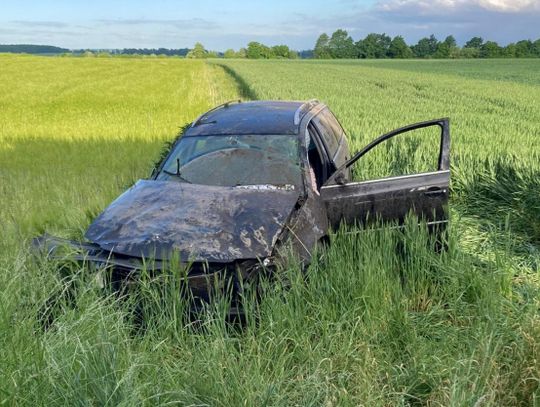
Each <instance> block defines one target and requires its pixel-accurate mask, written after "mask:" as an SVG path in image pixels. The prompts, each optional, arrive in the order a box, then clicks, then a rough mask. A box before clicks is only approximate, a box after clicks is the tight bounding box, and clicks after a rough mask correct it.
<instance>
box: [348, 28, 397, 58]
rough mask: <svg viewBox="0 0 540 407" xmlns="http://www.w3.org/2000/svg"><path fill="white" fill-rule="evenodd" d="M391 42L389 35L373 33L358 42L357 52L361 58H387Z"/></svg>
mask: <svg viewBox="0 0 540 407" xmlns="http://www.w3.org/2000/svg"><path fill="white" fill-rule="evenodd" d="M391 43H392V39H391V38H390V37H389V36H388V35H386V34H375V33H371V34H368V35H367V36H366V38H364V39H363V40H361V41H358V42H357V43H356V52H357V55H358V57H360V58H386V57H388V54H389V50H390V45H391ZM405 45H406V44H405Z"/></svg>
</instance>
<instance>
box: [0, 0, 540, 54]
mask: <svg viewBox="0 0 540 407" xmlns="http://www.w3.org/2000/svg"><path fill="white" fill-rule="evenodd" d="M186 3H187V2H185V1H182V2H174V1H172V0H156V1H153V2H149V1H147V0H136V1H133V2H128V1H127V0H122V1H118V2H115V3H114V4H109V3H107V2H105V1H104V0H96V1H94V2H93V3H92V4H88V3H83V2H68V1H66V0H60V1H52V0H46V1H41V2H38V1H36V0H25V1H21V2H17V3H16V4H9V5H5V6H3V13H2V17H0V22H1V23H2V28H0V43H1V44H17V45H20V44H32V45H38V44H39V45H41V44H43V45H52V46H57V47H61V48H67V49H70V50H74V49H96V50H115V49H123V48H168V49H180V48H190V49H191V48H193V45H194V44H195V42H201V43H202V44H203V45H204V46H205V48H206V49H209V50H215V51H218V52H223V51H225V50H226V49H229V48H232V49H239V48H242V47H246V46H247V43H248V42H250V41H257V42H261V43H263V44H267V45H277V44H285V45H288V46H289V47H291V48H292V49H295V50H299V51H301V50H311V49H313V47H314V44H315V41H316V40H317V38H318V36H319V35H320V34H322V33H323V32H325V33H327V34H329V35H331V34H332V32H333V31H335V30H336V29H339V28H342V29H345V30H347V32H348V33H349V35H351V36H352V37H353V39H354V40H359V39H361V38H364V37H365V36H366V35H367V34H369V33H371V32H376V33H386V34H387V35H389V36H391V37H394V36H396V35H401V36H403V37H404V39H405V41H406V42H407V44H409V45H412V44H414V43H416V42H417V41H418V40H419V39H420V38H423V37H427V36H429V35H431V34H434V35H435V36H436V37H437V38H438V39H439V40H443V39H444V38H445V37H446V36H448V35H453V36H454V37H455V38H456V40H457V43H458V44H459V45H463V44H464V43H465V42H466V41H467V40H468V39H470V38H471V37H474V36H479V37H482V38H484V39H486V40H491V41H496V42H498V43H499V44H500V45H503V46H504V45H507V44H509V43H512V42H516V41H519V40H523V39H531V40H535V39H537V38H539V37H540V28H538V27H539V26H538V24H537V21H539V20H540V0H434V1H432V2H430V3H429V4H427V2H425V1H423V0H364V1H360V0H339V1H337V2H336V3H334V4H329V3H328V2H324V1H322V0H313V1H310V2H308V1H307V0H298V1H296V2H285V1H283V0H278V1H276V2H273V3H272V4H267V3H261V4H257V3H255V2H247V1H245V0H231V1H229V2H228V3H227V5H224V4H222V3H218V4H217V5H216V4H213V2H212V1H210V0H203V1H200V2H199V3H197V4H189V5H188V4H186Z"/></svg>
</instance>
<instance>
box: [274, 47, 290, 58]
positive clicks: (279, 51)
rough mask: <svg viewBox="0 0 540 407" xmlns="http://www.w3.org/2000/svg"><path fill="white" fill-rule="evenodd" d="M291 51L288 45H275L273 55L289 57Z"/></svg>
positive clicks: (275, 56)
mask: <svg viewBox="0 0 540 407" xmlns="http://www.w3.org/2000/svg"><path fill="white" fill-rule="evenodd" d="M289 52H290V50H289V47H288V46H287V45H274V46H273V47H272V56H273V57H274V58H289Z"/></svg>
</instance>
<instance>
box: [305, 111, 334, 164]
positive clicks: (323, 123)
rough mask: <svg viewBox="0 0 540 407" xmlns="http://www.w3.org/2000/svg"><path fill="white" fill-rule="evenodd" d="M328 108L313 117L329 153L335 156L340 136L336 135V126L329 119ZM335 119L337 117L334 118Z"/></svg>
mask: <svg viewBox="0 0 540 407" xmlns="http://www.w3.org/2000/svg"><path fill="white" fill-rule="evenodd" d="M327 112H328V109H324V110H323V111H322V112H321V113H319V114H318V115H317V116H315V117H314V118H313V119H312V122H313V124H314V125H315V126H316V127H317V130H318V131H319V133H320V135H321V137H322V139H323V140H324V143H325V144H326V147H327V149H328V155H329V156H330V157H331V158H333V157H334V155H335V154H336V151H337V149H338V144H339V137H340V136H341V135H338V136H336V134H335V131H334V128H333V127H332V124H331V122H329V121H328V120H327V115H328V114H329V112H328V113H327ZM334 121H335V119H334Z"/></svg>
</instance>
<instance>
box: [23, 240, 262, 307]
mask: <svg viewBox="0 0 540 407" xmlns="http://www.w3.org/2000/svg"><path fill="white" fill-rule="evenodd" d="M32 248H33V251H34V252H35V253H36V255H38V256H40V257H41V258H46V259H49V260H54V261H58V262H60V263H62V262H66V263H71V264H73V263H75V264H78V265H81V266H84V265H87V266H89V268H90V269H91V270H93V271H96V272H97V273H101V274H102V275H107V278H104V279H102V281H104V283H102V284H109V285H110V287H111V288H112V289H113V290H114V291H117V292H118V291H120V292H125V290H126V288H128V287H131V286H132V285H133V284H136V283H137V282H138V281H139V280H140V279H141V278H142V275H145V276H149V277H150V278H153V277H158V276H160V275H163V274H164V273H174V274H175V275H178V276H179V279H180V281H181V283H182V285H183V287H186V288H188V289H189V293H190V297H191V298H192V299H195V300H197V301H198V302H200V300H202V301H204V302H209V301H210V300H211V299H212V297H213V295H214V294H216V293H217V292H221V293H225V292H228V293H229V294H231V295H232V297H233V298H236V297H237V296H238V293H239V292H240V291H242V290H243V287H244V283H247V284H251V282H252V281H255V280H256V279H257V275H258V274H259V273H260V272H262V271H263V270H267V268H268V267H267V265H268V259H265V260H264V261H263V262H260V261H258V260H243V261H237V262H231V263H219V264H218V263H202V262H196V263H191V264H185V263H179V262H176V263H175V262H173V261H158V260H149V259H143V258H138V257H130V256H124V255H118V254H115V253H114V252H109V251H106V250H103V249H101V248H100V247H99V246H98V245H96V244H93V243H85V242H77V241H73V240H67V239H61V238H57V237H54V236H51V235H47V234H46V235H43V236H40V237H37V238H34V239H33V240H32ZM179 271H181V273H178V272H179Z"/></svg>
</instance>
